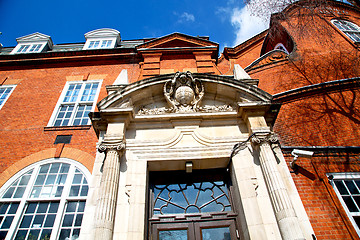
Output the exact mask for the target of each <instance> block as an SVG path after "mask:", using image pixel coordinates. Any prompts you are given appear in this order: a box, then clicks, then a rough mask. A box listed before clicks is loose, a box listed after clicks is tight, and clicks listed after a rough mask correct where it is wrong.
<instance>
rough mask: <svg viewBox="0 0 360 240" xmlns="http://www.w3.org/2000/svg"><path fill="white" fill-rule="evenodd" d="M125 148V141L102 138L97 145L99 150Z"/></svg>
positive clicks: (106, 150)
mask: <svg viewBox="0 0 360 240" xmlns="http://www.w3.org/2000/svg"><path fill="white" fill-rule="evenodd" d="M125 148H126V145H125V141H106V140H104V141H103V142H102V143H100V145H99V146H98V151H99V152H101V153H102V152H105V153H107V152H109V151H111V150H112V151H117V152H122V151H124V150H125Z"/></svg>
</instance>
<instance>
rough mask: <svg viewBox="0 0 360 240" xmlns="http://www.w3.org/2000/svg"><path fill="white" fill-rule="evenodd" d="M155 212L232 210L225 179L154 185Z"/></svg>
mask: <svg viewBox="0 0 360 240" xmlns="http://www.w3.org/2000/svg"><path fill="white" fill-rule="evenodd" d="M154 202H155V203H154V214H185V213H204V212H224V211H230V210H231V205H230V201H229V197H228V189H227V186H226V185H225V183H224V181H216V182H214V181H208V182H196V183H191V184H185V183H183V184H166V185H155V186H154Z"/></svg>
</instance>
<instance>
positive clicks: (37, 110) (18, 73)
mask: <svg viewBox="0 0 360 240" xmlns="http://www.w3.org/2000/svg"><path fill="white" fill-rule="evenodd" d="M125 68H126V69H128V76H129V80H130V82H131V81H136V80H137V78H138V75H139V67H138V65H131V64H128V65H98V66H80V67H66V66H65V67H61V66H56V67H47V68H41V67H39V68H37V69H34V68H32V69H20V70H18V69H17V70H13V71H11V70H8V71H4V70H3V71H0V80H1V81H3V80H4V79H6V78H7V80H6V84H8V83H13V82H14V80H16V81H15V82H19V83H18V84H17V86H16V88H15V90H14V91H13V93H12V94H11V96H10V97H9V99H8V100H7V102H6V103H5V105H4V106H3V107H2V109H1V111H0V132H1V134H0V143H1V144H0V152H1V155H0V174H1V173H3V172H4V171H5V170H6V169H7V168H9V167H10V166H12V165H13V164H14V163H16V162H18V161H20V160H22V159H24V158H25V157H27V156H30V155H31V154H34V153H38V152H41V151H43V150H46V149H53V148H56V147H57V146H56V145H54V141H55V138H56V136H57V135H67V134H72V135H73V136H72V139H71V143H70V144H66V145H65V147H66V148H72V149H78V150H81V151H82V152H84V154H85V155H86V154H89V156H92V157H93V159H92V161H90V163H89V162H87V161H85V160H84V162H83V164H84V165H85V166H86V167H87V168H88V169H89V170H90V171H91V170H92V167H93V160H94V157H95V154H96V142H97V137H96V134H95V132H94V130H93V129H92V128H90V129H84V130H65V131H47V130H45V128H44V127H46V126H47V124H48V122H49V120H50V117H51V115H52V113H53V111H54V109H55V106H56V103H57V101H58V99H59V97H60V94H61V92H62V91H63V89H64V86H65V83H66V81H67V80H81V79H84V78H85V79H89V80H91V79H92V80H95V79H103V82H102V85H101V91H100V95H99V97H98V101H100V100H101V99H103V98H104V97H105V96H107V93H106V90H105V86H106V85H111V84H112V83H113V82H114V81H115V79H116V78H117V76H118V75H119V73H120V72H121V70H122V69H125ZM54 154H55V153H54ZM62 156H63V155H62ZM31 163H32V162H29V164H31ZM19 170H20V169H19Z"/></svg>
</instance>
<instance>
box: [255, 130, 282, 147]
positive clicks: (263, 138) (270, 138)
mask: <svg viewBox="0 0 360 240" xmlns="http://www.w3.org/2000/svg"><path fill="white" fill-rule="evenodd" d="M250 141H251V142H252V143H253V144H254V145H261V144H263V143H268V144H271V143H276V142H278V141H279V139H278V137H277V135H276V134H275V133H273V132H255V133H254V134H253V135H252V136H251V138H250Z"/></svg>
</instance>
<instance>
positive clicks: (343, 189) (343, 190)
mask: <svg viewBox="0 0 360 240" xmlns="http://www.w3.org/2000/svg"><path fill="white" fill-rule="evenodd" d="M334 183H335V185H336V187H337V189H338V190H339V192H340V194H341V195H348V194H349V192H348V191H347V189H346V187H345V185H344V183H343V182H342V181H334Z"/></svg>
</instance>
